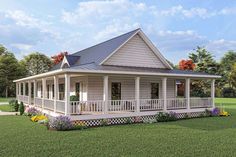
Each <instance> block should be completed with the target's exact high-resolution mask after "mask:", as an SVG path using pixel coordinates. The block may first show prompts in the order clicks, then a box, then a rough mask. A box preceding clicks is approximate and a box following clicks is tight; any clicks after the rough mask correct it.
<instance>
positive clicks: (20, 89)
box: [19, 82, 21, 95]
mask: <svg viewBox="0 0 236 157" xmlns="http://www.w3.org/2000/svg"><path fill="white" fill-rule="evenodd" d="M19 95H21V82H20V83H19Z"/></svg>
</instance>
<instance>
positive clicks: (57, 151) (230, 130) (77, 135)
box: [0, 106, 236, 157]
mask: <svg viewBox="0 0 236 157" xmlns="http://www.w3.org/2000/svg"><path fill="white" fill-rule="evenodd" d="M229 107H230V106H229ZM227 110H228V111H230V113H231V117H210V118H196V119H190V120H180V121H176V122H167V123H156V124H133V125H120V126H109V127H99V128H90V129H87V130H83V131H67V132H56V131H48V130H47V129H46V127H45V126H42V125H39V124H37V123H33V122H31V121H30V120H29V118H28V117H24V116H1V117H0V126H1V129H0V139H1V140H0V141H1V142H0V154H1V156H96V157H97V156H101V157H105V156H112V157H114V156H135V157H136V156H142V157H143V156H162V157H163V156H166V157H172V156H173V157H176V156H181V157H191V156H214V157H218V156H219V157H220V156H234V155H235V148H236V116H235V115H236V109H234V108H228V109H227Z"/></svg>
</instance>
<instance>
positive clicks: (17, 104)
mask: <svg viewBox="0 0 236 157" xmlns="http://www.w3.org/2000/svg"><path fill="white" fill-rule="evenodd" d="M14 110H15V112H18V111H19V103H18V100H16V101H15V104H14Z"/></svg>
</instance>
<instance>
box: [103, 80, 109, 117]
mask: <svg viewBox="0 0 236 157" xmlns="http://www.w3.org/2000/svg"><path fill="white" fill-rule="evenodd" d="M103 101H104V111H103V113H104V114H106V113H107V112H108V76H104V77H103Z"/></svg>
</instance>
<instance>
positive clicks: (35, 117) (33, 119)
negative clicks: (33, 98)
mask: <svg viewBox="0 0 236 157" xmlns="http://www.w3.org/2000/svg"><path fill="white" fill-rule="evenodd" d="M30 119H31V121H33V122H38V121H41V120H46V119H48V118H47V117H46V116H44V115H36V116H33V117H31V118H30Z"/></svg>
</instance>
